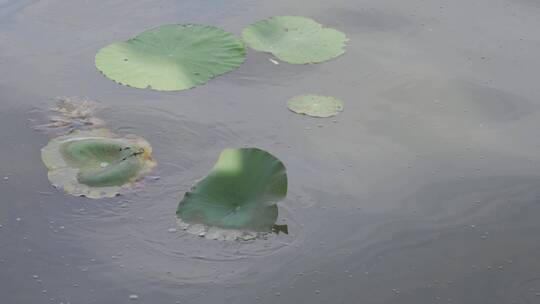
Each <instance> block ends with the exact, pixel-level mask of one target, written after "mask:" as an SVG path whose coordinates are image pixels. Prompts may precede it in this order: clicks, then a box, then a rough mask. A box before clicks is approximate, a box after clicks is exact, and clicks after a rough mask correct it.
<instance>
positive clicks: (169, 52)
mask: <svg viewBox="0 0 540 304" xmlns="http://www.w3.org/2000/svg"><path fill="white" fill-rule="evenodd" d="M244 60H245V48H244V45H243V43H242V41H241V40H240V39H239V38H237V37H236V36H235V35H234V34H231V33H229V32H226V31H224V30H222V29H220V28H217V27H214V26H208V25H198V24H169V25H163V26H160V27H157V28H154V29H151V30H148V31H145V32H143V33H141V34H139V35H137V36H136V37H134V38H132V39H129V40H127V41H124V42H116V43H113V44H110V45H108V46H106V47H104V48H102V49H101V50H100V51H99V52H98V53H97V54H96V58H95V63H96V67H97V69H98V70H100V71H101V72H102V73H103V74H104V75H105V76H107V77H108V78H110V79H112V80H113V81H115V82H117V83H119V84H123V85H127V86H130V87H135V88H140V89H145V88H150V89H153V90H159V91H179V90H186V89H190V88H193V87H195V86H197V85H201V84H204V83H206V82H207V81H208V80H210V79H212V78H214V77H216V76H218V75H221V74H224V73H226V72H229V71H232V70H234V69H236V68H238V67H239V66H240V65H241V64H242V63H243V62H244Z"/></svg>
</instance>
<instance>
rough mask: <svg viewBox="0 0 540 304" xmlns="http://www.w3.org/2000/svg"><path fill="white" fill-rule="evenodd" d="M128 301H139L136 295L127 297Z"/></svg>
mask: <svg viewBox="0 0 540 304" xmlns="http://www.w3.org/2000/svg"><path fill="white" fill-rule="evenodd" d="M129 299H130V300H138V299H139V296H138V295H136V294H132V295H129Z"/></svg>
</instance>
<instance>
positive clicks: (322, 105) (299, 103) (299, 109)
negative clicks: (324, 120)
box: [287, 94, 343, 117]
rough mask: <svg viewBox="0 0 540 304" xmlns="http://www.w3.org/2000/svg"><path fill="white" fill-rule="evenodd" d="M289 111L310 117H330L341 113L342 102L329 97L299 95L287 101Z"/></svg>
mask: <svg viewBox="0 0 540 304" xmlns="http://www.w3.org/2000/svg"><path fill="white" fill-rule="evenodd" d="M287 107H288V108H289V110H291V111H293V112H295V113H298V114H304V115H308V116H312V117H331V116H334V115H336V114H338V113H339V112H341V111H343V102H342V101H341V100H339V99H336V98H334V97H330V96H321V95H315V94H308V95H300V96H296V97H293V98H291V99H289V101H288V102H287Z"/></svg>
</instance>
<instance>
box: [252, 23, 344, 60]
mask: <svg viewBox="0 0 540 304" xmlns="http://www.w3.org/2000/svg"><path fill="white" fill-rule="evenodd" d="M242 39H243V40H244V42H245V43H246V44H247V45H248V46H249V47H251V48H252V49H254V50H257V51H261V52H268V53H272V54H273V55H274V56H276V57H277V58H279V59H280V60H283V61H285V62H288V63H294V64H306V63H319V62H324V61H327V60H330V59H332V58H335V57H338V56H340V55H342V54H344V53H345V45H346V42H347V41H348V39H347V37H346V36H345V34H344V33H342V32H340V31H338V30H335V29H332V28H326V27H323V26H322V25H321V24H319V23H317V22H316V21H314V20H312V19H309V18H305V17H298V16H278V17H272V18H269V19H265V20H261V21H258V22H256V23H255V24H252V25H250V26H248V27H247V28H245V29H244V30H243V32H242Z"/></svg>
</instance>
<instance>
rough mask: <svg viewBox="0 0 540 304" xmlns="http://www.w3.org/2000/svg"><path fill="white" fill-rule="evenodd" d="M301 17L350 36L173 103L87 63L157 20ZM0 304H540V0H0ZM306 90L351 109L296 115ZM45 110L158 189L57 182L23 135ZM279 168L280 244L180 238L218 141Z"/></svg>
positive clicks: (234, 75) (229, 23)
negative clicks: (294, 102) (55, 101)
mask: <svg viewBox="0 0 540 304" xmlns="http://www.w3.org/2000/svg"><path fill="white" fill-rule="evenodd" d="M273 15H302V16H308V17H311V18H314V19H316V20H318V21H320V22H322V23H324V24H326V25H328V26H331V27H334V28H337V29H339V30H341V31H343V32H345V33H347V35H348V36H349V38H350V43H349V45H348V48H347V53H346V54H345V55H344V56H342V57H340V58H337V59H335V60H332V61H330V62H327V63H323V64H318V65H303V66H293V65H289V64H285V63H281V64H279V65H275V64H273V63H272V62H271V61H269V60H268V58H270V56H269V55H267V54H260V53H255V52H252V51H249V52H248V58H247V61H246V63H245V64H244V65H242V66H241V67H240V68H239V69H238V70H236V71H234V72H231V73H228V74H226V75H224V76H221V77H219V78H216V79H214V80H212V81H210V82H209V83H207V84H206V85H204V86H200V87H197V88H195V89H192V90H189V91H184V92H173V93H164V92H153V91H146V90H137V89H132V88H128V87H123V86H119V85H117V84H115V83H113V82H112V81H110V80H108V79H106V78H105V77H103V76H102V75H101V74H100V73H98V72H97V71H96V70H95V67H94V63H93V58H94V54H95V53H96V51H97V50H98V49H100V48H101V47H103V46H104V45H107V44H108V43H111V42H112V41H116V40H123V39H127V38H129V37H131V36H133V35H135V34H137V33H139V32H141V31H143V30H145V29H148V28H151V27H154V26H156V25H160V24H165V23H190V22H191V23H205V24H212V25H216V26H220V27H222V28H224V29H226V30H228V31H231V32H234V33H240V31H241V30H242V28H243V27H244V26H246V25H248V24H250V23H253V22H255V21H257V20H259V19H262V18H266V17H269V16H273ZM0 19H1V20H0V71H2V73H0V141H1V142H2V144H1V145H0V155H1V156H2V160H1V161H0V193H1V194H2V198H1V199H0V225H2V226H1V228H0V294H1V295H2V301H1V302H2V303H8V304H12V303H13V304H25V303H68V302H69V303H82V304H86V303H100V304H101V303H103V304H109V303H133V300H130V299H129V296H130V295H138V297H139V298H138V302H139V303H152V304H161V303H163V304H165V303H177V301H179V303H205V304H208V303H235V304H239V303H240V304H241V303H250V304H252V303H385V304H386V303H400V304H403V303H414V304H417V303H471V304H473V303H474V304H478V303H490V304H493V303H540V262H539V260H538V258H537V257H538V256H539V255H540V243H539V242H538V234H539V232H540V222H539V221H538V217H539V216H540V201H539V198H540V174H539V172H540V171H539V169H540V156H539V155H540V142H539V141H538V140H537V139H536V138H537V131H538V130H539V128H540V123H539V121H540V113H539V105H540V92H539V90H538V71H539V70H540V60H539V59H538V54H540V39H539V32H538V29H539V28H540V5H538V4H537V3H536V2H535V1H531V0H496V1H493V0H489V1H488V0H480V1H475V2H474V3H471V2H470V1H465V0H456V1H452V2H451V3H448V1H439V0H434V1H422V0H410V1H406V2H404V1H397V0H382V1H381V0H377V1H375V0H362V1H356V0H337V1H322V0H316V1H309V2H306V1H291V0H288V1H285V0H275V1H266V2H263V1H255V0H232V1H217V0H205V1H200V0H186V1H173V0H158V1H145V0H130V1H127V0H115V1H84V0H71V1H61V0H40V1H20V0H0ZM307 92H312V93H320V94H326V95H333V96H336V97H338V98H340V99H342V100H344V101H345V110H344V112H342V113H341V114H340V115H339V116H337V117H336V119H335V120H336V121H335V122H334V121H333V119H329V120H316V119H311V118H308V117H302V116H297V115H295V114H293V113H291V112H290V111H288V110H287V109H286V100H287V99H288V98H290V97H292V96H295V95H298V94H303V93H307ZM57 96H84V97H87V98H91V99H93V100H98V101H100V102H101V103H103V104H104V105H105V106H106V107H107V109H106V110H105V111H104V112H102V113H101V115H100V117H101V118H103V119H104V120H106V121H107V123H108V127H109V128H110V129H112V130H113V131H114V132H115V133H118V134H128V133H133V134H137V135H140V136H142V137H144V138H146V139H147V140H148V141H149V142H150V143H151V144H152V146H153V148H154V156H155V159H156V161H157V162H158V167H157V168H156V170H155V171H154V172H153V173H152V175H153V176H155V177H159V178H156V179H155V180H152V181H149V182H147V183H146V184H145V185H144V186H143V187H141V189H139V191H136V192H135V193H133V194H130V195H126V196H121V197H118V198H115V199H104V200H91V199H86V198H79V197H72V196H68V195H65V194H63V193H61V192H60V191H57V190H55V189H54V188H52V187H51V186H50V185H49V183H48V180H47V177H46V169H45V168H44V166H43V165H42V163H41V160H40V148H41V147H43V146H44V145H45V144H46V143H47V141H48V140H49V135H48V134H46V133H43V132H37V131H35V130H33V129H32V128H31V126H32V124H33V123H34V119H39V115H40V113H41V114H43V113H44V112H45V111H44V110H43V109H46V108H47V105H48V103H49V104H50V103H51V101H50V99H51V98H54V97H57ZM242 146H255V147H259V148H262V149H265V150H268V151H269V152H271V153H272V154H274V155H276V156H277V157H279V158H280V159H281V160H282V161H283V162H284V163H285V165H286V166H287V169H288V176H289V194H288V196H287V199H286V200H285V201H284V202H282V203H281V204H280V218H279V220H278V223H280V224H287V225H289V232H290V234H289V235H283V234H279V235H271V236H268V237H267V238H265V239H258V240H254V241H248V242H217V241H212V240H207V239H204V238H199V237H197V236H194V235H191V234H187V233H184V232H182V231H178V232H170V231H169V229H171V228H173V227H175V225H176V223H175V216H174V212H175V210H176V207H177V204H178V201H179V200H180V198H181V197H182V195H183V192H184V191H186V190H188V189H189V187H190V186H191V185H193V184H194V183H195V181H196V180H198V179H200V178H202V177H204V176H205V174H206V173H207V172H208V171H209V169H210V168H211V166H212V165H213V163H214V162H215V160H216V158H217V156H218V155H219V152H220V151H221V150H222V149H224V148H227V147H242Z"/></svg>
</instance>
